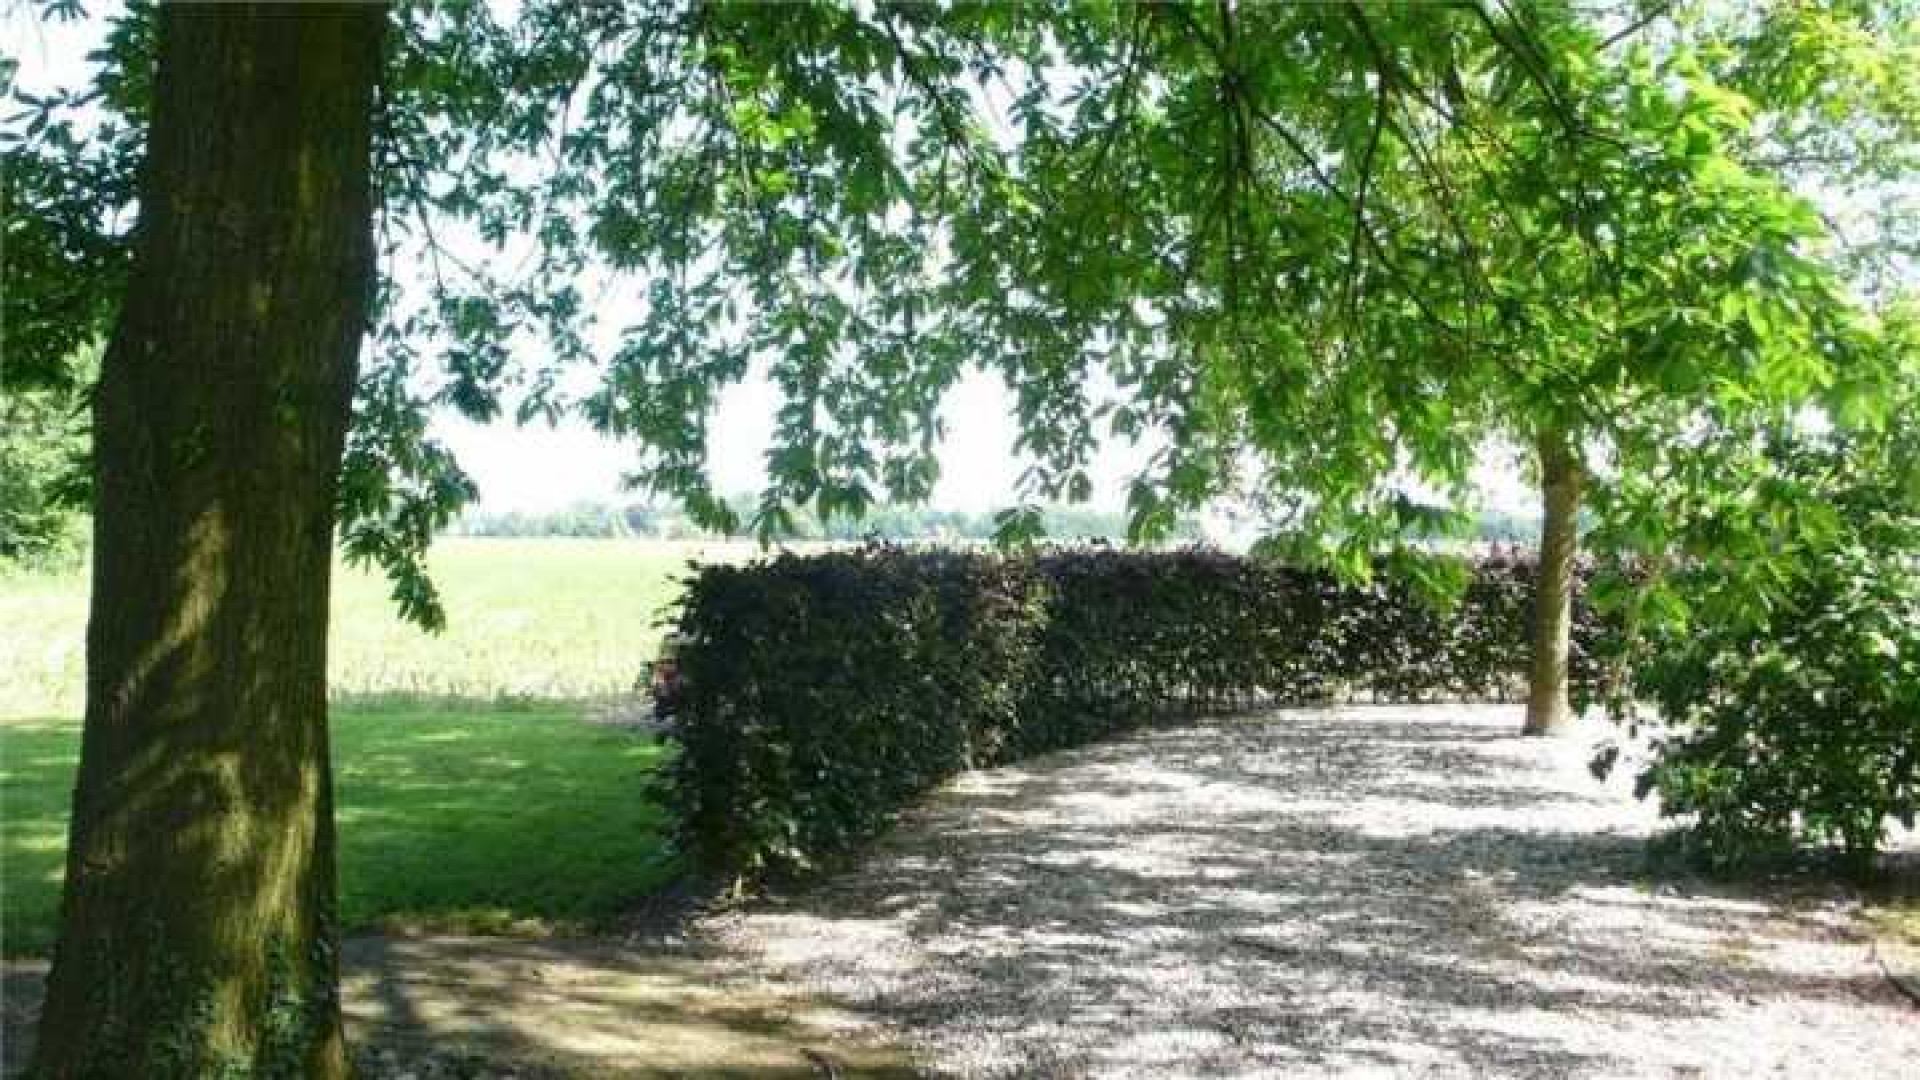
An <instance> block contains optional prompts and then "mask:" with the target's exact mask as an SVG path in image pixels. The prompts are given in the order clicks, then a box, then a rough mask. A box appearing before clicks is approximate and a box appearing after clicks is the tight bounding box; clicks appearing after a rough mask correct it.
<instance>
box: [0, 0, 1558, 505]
mask: <svg viewBox="0 0 1920 1080" xmlns="http://www.w3.org/2000/svg"><path fill="white" fill-rule="evenodd" d="M88 7H89V14H90V17H89V18H88V19H85V20H82V21H79V22H73V23H48V22H46V21H44V20H43V19H41V17H40V16H39V14H38V12H37V10H35V8H34V6H33V5H29V4H23V3H18V2H15V3H0V30H3V31H4V40H5V45H4V54H5V55H10V56H13V57H14V58H16V59H18V60H19V61H20V65H21V67H20V74H19V85H20V87H21V88H22V89H24V90H27V91H28V92H46V91H49V90H52V89H55V88H67V87H73V86H78V85H82V84H83V83H85V82H87V81H88V80H89V79H90V78H91V75H92V70H91V66H90V65H89V64H88V63H87V62H86V60H85V57H86V55H87V53H88V52H90V51H92V50H93V49H94V48H96V47H97V45H98V43H99V42H100V39H101V36H102V34H103V32H104V22H105V21H104V19H103V18H102V17H101V16H103V15H104V14H106V13H108V12H110V11H111V10H112V9H113V7H114V5H113V4H111V3H109V2H105V0H103V2H100V3H94V4H89V5H88ZM626 321H630V320H623V319H622V318H621V317H620V315H619V313H618V312H603V313H602V322H603V323H604V324H607V325H613V326H618V325H622V324H623V323H624V322H626ZM777 402H778V396H777V394H776V392H775V391H774V389H773V388H772V387H771V386H770V385H769V384H768V383H767V382H766V381H765V380H764V379H762V378H759V377H757V376H749V378H748V379H747V380H746V381H745V382H743V383H741V384H740V385H738V386H735V387H733V388H731V389H729V390H728V391H727V393H726V394H725V395H724V396H723V397H722V399H721V404H720V407H719V411H718V413H717V415H716V416H715V418H714V420H713V422H712V423H711V425H710V430H711V431H712V432H713V436H714V438H713V441H712V444H711V447H710V454H711V464H712V470H713V480H714V485H715V488H716V489H717V490H719V491H721V492H723V493H732V492H737V491H749V490H758V488H759V487H760V485H761V483H762V481H763V479H764V475H765V474H764V470H763V467H762V458H763V455H764V453H765V450H766V447H767V443H768V441H769V440H770V438H771V434H772V429H773V413H774V409H775V406H776V405H777ZM944 416H945V420H946V427H947V431H948V438H947V442H946V444H945V446H944V447H943V448H942V450H941V455H940V462H941V479H940V483H939V486H938V488H937V489H936V491H935V494H934V499H933V504H934V505H935V506H936V507H939V508H942V509H955V510H969V511H983V510H992V509H998V508H1000V507H1004V506H1007V505H1009V504H1011V503H1012V502H1014V501H1015V499H1016V497H1017V485H1018V480H1019V477H1020V474H1021V472H1022V470H1023V468H1024V465H1023V463H1022V462H1021V461H1020V460H1019V459H1017V458H1016V457H1015V455H1014V453H1013V445H1014V440H1015V438H1016V435H1017V425H1016V422H1015V419H1014V410H1013V399H1012V395H1011V394H1010V392H1009V391H1008V390H1007V389H1006V388H1005V387H1004V386H1003V385H1002V384H1001V383H1000V381H999V379H998V377H997V376H992V375H986V374H978V373H976V374H972V375H969V376H968V377H967V378H966V379H965V380H964V381H962V382H961V383H960V385H958V386H957V387H955V389H954V390H953V392H952V393H951V394H950V395H949V397H948V399H947V402H946V405H945V414H944ZM432 428H433V431H434V433H435V434H437V435H438V436H439V437H441V438H442V439H443V440H445V442H446V443H447V444H448V445H449V446H450V447H451V448H452V449H453V451H454V452H455V454H456V456H457V457H458V458H459V460H460V462H461V463H462V465H463V466H464V467H465V468H466V469H467V470H468V472H469V473H470V474H471V475H472V476H473V477H474V479H475V481H476V482H477V483H478V484H479V487H480V493H481V505H482V506H483V507H484V508H485V509H489V510H541V509H551V508H558V507H561V506H565V505H567V504H569V503H572V502H575V501H578V500H595V501H603V502H614V503H618V502H622V501H626V500H628V499H631V498H632V497H633V496H631V495H629V494H626V493H623V492H622V491H621V488H620V475H621V473H622V472H623V471H625V470H627V469H628V468H630V467H631V465H632V464H633V462H634V454H633V451H632V449H631V448H625V447H622V446H620V445H618V444H616V443H613V442H611V441H609V440H607V439H604V438H602V437H600V436H599V435H598V434H596V433H595V432H593V431H592V430H591V429H590V428H588V427H587V426H586V425H584V424H582V423H580V422H578V421H569V422H566V423H563V424H561V425H560V426H559V427H558V428H550V427H547V426H546V425H544V424H535V425H532V426H529V427H524V428H515V427H514V426H513V425H512V424H511V423H496V424H491V425H478V424H473V423H470V422H468V421H466V420H463V419H461V418H459V417H456V416H452V415H437V416H436V417H435V418H434V419H433V424H432ZM1144 460H1145V451H1143V450H1142V449H1140V448H1137V447H1131V446H1127V445H1115V444H1113V443H1111V442H1109V444H1107V445H1105V446H1103V447H1102V449H1101V451H1100V452H1099V453H1098V454H1097V456H1096V458H1095V460H1094V462H1093V466H1092V469H1091V470H1090V472H1091V475H1092V479H1093V481H1094V497H1093V505H1094V506H1096V507H1098V508H1101V509H1120V508H1121V507H1123V506H1124V504H1125V493H1126V488H1127V483H1128V481H1129V479H1130V478H1131V477H1132V475H1133V473H1134V472H1135V470H1137V469H1138V468H1139V467H1140V465H1141V464H1142V463H1143V461H1144ZM1479 472H1480V477H1479V484H1480V487H1481V488H1482V490H1483V493H1484V497H1485V501H1486V502H1487V504H1488V505H1490V506H1494V507H1498V508H1501V509H1507V510H1525V509H1526V508H1527V507H1529V506H1530V504H1531V503H1532V501H1533V500H1532V498H1531V496H1530V495H1529V494H1528V492H1527V490H1526V489H1525V487H1524V486H1523V484H1522V482H1521V480H1520V479H1519V471H1518V469H1517V468H1516V466H1515V465H1514V464H1513V463H1512V462H1511V461H1510V460H1504V459H1503V458H1502V457H1501V456H1498V455H1489V457H1488V460H1487V461H1486V462H1485V463H1484V464H1483V466H1482V468H1481V469H1480V470H1479Z"/></svg>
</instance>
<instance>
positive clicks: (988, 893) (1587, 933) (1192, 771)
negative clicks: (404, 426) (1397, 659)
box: [706, 707, 1920, 1080]
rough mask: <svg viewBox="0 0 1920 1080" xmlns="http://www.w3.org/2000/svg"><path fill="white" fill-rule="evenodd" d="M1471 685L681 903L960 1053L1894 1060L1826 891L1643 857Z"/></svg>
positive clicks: (1005, 774)
mask: <svg viewBox="0 0 1920 1080" xmlns="http://www.w3.org/2000/svg"><path fill="white" fill-rule="evenodd" d="M1519 724H1520V714H1519V711H1518V709H1516V708H1512V707H1498V708H1481V707H1473V708H1461V707H1447V708H1438V707H1429V708H1419V709H1413V708H1369V707H1354V708H1339V709H1329V710H1313V711H1292V712H1279V713H1270V714H1266V715H1262V716H1259V717H1254V718H1243V719H1232V720H1222V721H1217V722H1212V723H1209V724H1206V725H1203V726H1200V727H1197V728H1188V729H1181V730H1165V731H1155V732H1151V733H1147V734H1144V735H1141V736H1139V737H1136V738H1132V739H1128V740H1125V741H1122V742H1116V743H1109V744H1106V745H1101V746H1096V747H1093V748H1090V749H1087V750H1082V751H1076V752H1072V753H1067V754H1060V755H1054V756H1051V757H1048V758H1043V759H1039V760H1037V761H1035V762H1033V763H1030V764H1029V765H1027V766H1024V767H1020V768H1010V769H1001V770H995V771H992V772H987V773H980V774H976V775H972V776H969V777H966V778H964V779H962V780H961V781H959V782H958V783H956V784H954V785H952V786H951V787H949V788H948V789H946V790H944V791H943V792H941V793H940V794H939V795H938V796H937V797H936V798H934V799H933V800H932V801H931V802H930V803H929V804H928V805H926V806H925V807H923V808H921V809H920V810H918V811H916V812H915V813H913V814H911V815H910V816H909V817H908V819H907V820H906V821H905V822H904V823H903V825H902V827H901V828H899V829H898V830H896V831H895V832H894V833H893V834H892V835H890V836H889V837H888V838H887V839H886V840H885V841H884V842H883V843H882V844H881V845H880V846H879V847H878V849H877V850H876V851H875V852H874V853H873V854H872V855H871V856H870V857H868V858H867V859H866V860H865V861H864V862H863V863H862V864H861V865H859V866H857V867H854V868H852V869H850V870H848V871H846V872H843V873H839V874H835V875H833V876H832V877H831V878H830V879H829V880H828V881H827V882H826V883H825V884H823V885H821V886H820V887H818V888H817V889H815V890H813V891H811V892H808V893H805V894H803V895H800V896H798V897H795V898H792V899H790V900H789V901H788V902H786V903H785V904H783V905H780V906H776V907H762V908H759V909H754V910H750V911H747V912H744V913H740V914H735V915H730V916H725V917H723V918H720V919H718V920H717V921H715V922H713V923H711V924H710V925H708V926H707V927H706V931H707V933H709V934H710V935H712V936H713V937H714V938H716V939H718V941H719V942H720V943H724V944H725V945H727V946H730V947H731V948H734V949H738V950H741V951H742V952H745V953H747V954H748V955H750V956H752V957H754V958H755V959H756V961H757V962H758V963H759V964H760V965H762V966H763V967H764V968H765V969H766V970H767V972H768V973H769V974H777V975H780V976H782V977H785V978H791V979H797V980H799V981H801V982H803V983H805V984H806V985H808V986H809V987H811V988H812V989H814V990H816V991H819V992H821V993H823V994H825V995H828V996H829V997H831V998H834V999H837V1000H839V1001H842V1002H844V1003H846V1004H847V1005H849V1006H851V1007H853V1008H855V1009H857V1010H860V1011H863V1012H867V1013H870V1014H873V1015H877V1016H879V1017H881V1018H883V1019H884V1020H886V1021H888V1022H889V1023H891V1024H892V1025H894V1026H896V1027H897V1028H898V1029H899V1030H900V1032H901V1034H902V1036H903V1037H904V1038H905V1039H906V1040H907V1041H908V1043H909V1044H910V1045H912V1046H913V1048H914V1049H916V1050H917V1051H918V1052H919V1053H920V1055H921V1056H922V1057H923V1058H924V1060H926V1061H929V1062H932V1063H935V1064H937V1065H938V1066H939V1067H940V1068H941V1070H942V1071H944V1072H948V1073H951V1074H952V1075H956V1076H966V1077H993V1076H1048V1077H1075V1076H1111V1077H1184V1076H1285V1077H1292V1076H1299V1077H1325V1076H1459V1077H1495V1076H1500V1077H1508V1076H1524V1077H1573V1076H1608V1077H1615V1076H1661V1077H1669V1076H1685V1077H1729V1078H1731V1077H1741V1078H1746V1077H1766V1076H1780V1077H1814V1078H1817V1080H1843V1078H1851V1077H1859V1078H1895V1077H1920V1009H1916V1008H1915V1007H1914V1006H1913V1005H1912V1004H1911V1003H1909V1002H1908V1001H1907V1000H1906V999H1905V998H1903V997H1901V996H1900V995H1899V994H1898V993H1897V992H1896V991H1895V990H1894V989H1893V987H1892V986H1891V984H1890V983H1889V982H1888V981H1887V980H1886V979H1885V978H1884V977H1883V975H1882V973H1881V971H1880V968H1879V967H1878V966H1877V964H1876V963H1875V961H1874V959H1873V957H1872V956H1871V954H1870V951H1869V947H1868V946H1867V945H1866V944H1865V943H1864V939H1863V937H1862V936H1861V934H1860V932H1859V930H1858V928H1857V927H1858V918H1857V912H1856V911H1855V909H1854V908H1853V907H1852V906H1851V904H1849V903H1848V902H1847V901H1845V900H1844V899H1837V898H1833V894H1831V893H1829V894H1828V896H1827V897H1826V898H1822V897H1821V896H1819V895H1806V894H1805V891H1804V890H1802V894H1801V895H1800V896H1799V897H1798V898H1797V899H1781V898H1778V897H1775V898H1772V899H1764V900H1756V899H1753V898H1751V897H1750V896H1748V895H1743V894H1742V893H1741V892H1739V891H1738V890H1734V889H1730V888H1718V889H1716V888H1713V887H1709V886H1706V885H1702V884H1700V883H1697V882H1689V881H1675V880H1673V879H1671V878H1663V879H1660V881H1659V883H1657V884H1656V883H1655V879H1654V878H1652V877H1651V876H1650V875H1649V871H1648V867H1647V864H1646V858H1645V855H1644V843H1643V842H1644V839H1645V837H1646V835H1647V834H1648V832H1649V831H1650V829H1651V828H1652V827H1653V824H1654V822H1653V817H1652V814H1651V812H1650V810H1649V808H1648V807H1646V806H1645V805H1643V804H1640V803H1637V802H1635V801H1634V800H1633V799H1632V798H1631V797H1630V795H1629V794H1628V793H1627V791H1626V790H1625V789H1626V786H1627V785H1626V782H1625V778H1624V777H1619V778H1616V779H1615V780H1614V781H1613V782H1612V783H1611V784H1609V785H1606V786H1602V785H1601V784H1599V783H1598V782H1596V781H1594V780H1593V779H1592V778H1591V777H1590V776H1589V775H1588V773H1587V772H1586V768H1585V763H1586V760H1587V758H1588V756H1589V750H1590V747H1591V744H1592V741H1593V738H1594V737H1595V736H1597V735H1600V734H1603V732H1602V731H1601V730H1600V729H1598V728H1595V729H1592V730H1586V731H1584V733H1583V734H1582V735H1581V736H1577V737H1574V738H1571V739H1566V740H1532V739H1521V738H1518V737H1516V736H1514V735H1513V734H1512V733H1513V732H1514V731H1516V730H1517V729H1518V728H1519Z"/></svg>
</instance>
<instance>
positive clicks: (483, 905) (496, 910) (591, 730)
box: [0, 705, 672, 956]
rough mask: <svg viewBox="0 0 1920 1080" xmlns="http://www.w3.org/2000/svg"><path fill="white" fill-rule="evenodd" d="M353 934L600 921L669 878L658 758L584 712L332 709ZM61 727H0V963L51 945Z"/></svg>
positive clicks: (72, 727) (70, 723)
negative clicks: (650, 786)
mask: <svg viewBox="0 0 1920 1080" xmlns="http://www.w3.org/2000/svg"><path fill="white" fill-rule="evenodd" d="M333 744H334V772H335V784H336V789H337V800H338V807H339V809H338V812H337V820H338V822H339V833H340V900H341V919H342V923H343V925H344V926H345V928H346V929H348V930H350V931H351V930H365V929H371V928H376V927H379V928H397V927H417V928H422V929H443V930H454V931H462V932H501V931H519V930H528V931H532V930H538V931H540V932H565V931H568V930H573V929H581V930H586V929H592V928H594V927H596V926H598V925H602V924H604V923H606V922H607V921H608V920H610V919H612V918H614V917H615V916H617V915H618V914H619V913H620V912H622V911H623V910H626V909H627V908H629V907H630V906H631V905H632V904H633V903H634V902H635V901H636V900H637V899H639V898H640V897H643V896H645V895H646V894H647V893H648V892H650V891H652V890H653V889H655V888H657V887H658V886H659V885H660V884H661V883H662V882H663V881H664V880H665V878H666V877H667V876H668V875H669V874H670V873H671V870H672V868H671V866H670V865H669V863H668V861H667V859H666V857H665V855H664V839H665V824H666V822H665V815H664V813H663V812H662V811H661V809H660V808H659V807H658V806H656V805H655V804H654V803H653V802H651V801H650V800H648V799H647V798H646V796H645V794H644V788H645V784H646V781H647V779H648V774H650V773H651V772H652V771H653V770H654V769H655V768H656V767H657V766H658V765H659V763H660V760H661V758H662V756H663V754H664V753H665V751H664V749H663V747H662V746H661V745H660V744H659V743H658V742H656V741H654V740H653V739H652V738H651V737H649V736H646V735H641V734H636V733H634V732H632V731H630V730H627V729H623V728H615V727H607V726H603V725H597V724H589V723H586V722H584V721H583V720H582V719H581V717H580V714H579V712H578V711H577V710H572V709H567V708H560V707H553V706H546V707H541V706H523V707H520V708H515V709H511V710H503V709H484V710H475V709H468V710H465V711H461V710H458V709H455V708H451V707H447V706H445V705H441V706H436V707H434V708H432V709H416V708H409V707H404V706H388V707H381V708H365V707H353V708H336V709H335V710H334V713H333ZM79 751H80V725H79V723H78V721H75V720H71V719H29V720H6V721H0V950H4V952H5V954H6V955H9V956H21V955H35V954H40V953H44V952H45V951H46V949H47V948H48V947H49V945H50V944H51V943H52V938H53V932H54V925H55V915H56V912H57V910H58V906H59V900H60V880H61V876H62V864H63V861H64V858H65V850H66V834H67V810H68V800H69V798H70V797H71V794H72V790H73V774H74V768H75V765H76V764H77V761H78V756H79Z"/></svg>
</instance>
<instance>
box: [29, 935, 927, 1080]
mask: <svg viewBox="0 0 1920 1080" xmlns="http://www.w3.org/2000/svg"><path fill="white" fill-rule="evenodd" d="M342 959H343V961H344V967H345V972H346V974H345V978H344V979H343V986H342V995H343V1001H344V1007H345V1011H346V1015H347V1029H348V1036H349V1038H350V1039H351V1041H352V1043H353V1046H354V1049H355V1052H356V1056H357V1057H358V1058H359V1060H360V1064H361V1073H362V1075H363V1076H366V1077H368V1078H370V1080H398V1078H401V1077H409V1078H412V1080H443V1078H451V1077H506V1076H514V1077H520V1078H522V1080H533V1078H547V1077H631V1078H642V1077H645V1078H652V1077H663V1078H664V1077H699V1078H719V1077H729V1078H733V1077H737V1078H743V1080H749V1078H750V1080H776V1078H793V1080H801V1078H814V1077H836V1076H838V1077H847V1078H854V1077H860V1078H874V1080H879V1078H892V1077H911V1076H915V1075H918V1074H917V1073H915V1072H914V1071H913V1070H912V1069H910V1068H909V1067H908V1065H907V1059H906V1058H905V1056H904V1055H903V1054H902V1053H901V1052H899V1051H897V1050H892V1049H889V1048H887V1047H886V1046H885V1045H884V1044H882V1043H880V1042H877V1041H875V1040H874V1038H873V1037H872V1034H871V1025H870V1024H864V1023H862V1022H861V1021H860V1020H859V1019H858V1018H856V1017H854V1016H853V1015H851V1014H850V1013H848V1012H846V1011H845V1010H843V1009H836V1008H834V1007H832V1006H830V1005H828V1004H826V1003H825V1002H823V1001H821V1000H819V999H817V998H810V997H807V996H803V995H799V994H795V993H793V992H792V991H790V990H782V989H780V988H778V987H776V986H773V985H769V984H767V983H765V982H763V981H758V980H754V979H752V978H749V977H746V976H744V975H742V974H741V973H740V965H739V964H738V963H735V962H732V961H731V960H730V959H729V958H727V957H716V956H714V955H713V954H712V953H711V952H710V951H709V950H706V949H704V948H701V947H698V946H688V945H661V944H658V943H649V944H646V945H643V946H639V947H635V946H632V945H629V944H627V943H624V942H621V941H617V940H610V939H605V938H600V939H580V940H569V939H564V938H550V939H544V940H516V939H510V938H471V937H469V938H461V937H450V936H423V937H368V938H355V939H350V940H348V941H347V942H346V943H345V948H344V950H343V957H342ZM44 976H45V964H44V963H43V962H40V961H21V962H15V963H11V964H9V965H8V966H7V969H6V974H5V987H4V1000H5V1002H6V1031H5V1039H4V1046H5V1053H4V1055H0V1057H4V1061H5V1067H6V1068H5V1071H6V1074H7V1075H9V1076H12V1075H14V1074H15V1073H17V1072H18V1071H19V1070H20V1069H22V1068H24V1067H25V1060H24V1057H25V1051H26V1048H27V1047H26V1044H25V1041H24V1040H26V1039H28V1038H30V1037H31V1034H32V1028H31V1022H32V1019H33V1016H34V1014H35V1013H36V1011H37V1009H38V1004H39V1000H40V995H41V992H42V986H41V983H42V980H43V979H44Z"/></svg>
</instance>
